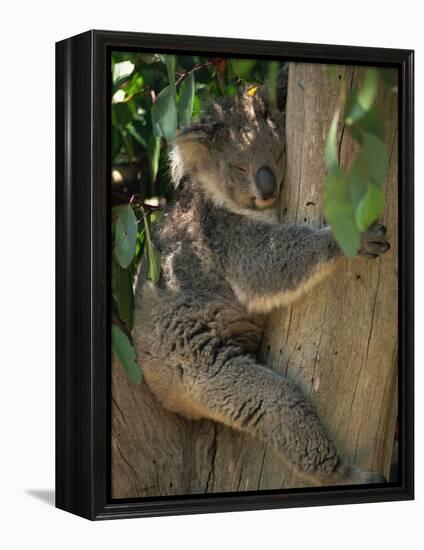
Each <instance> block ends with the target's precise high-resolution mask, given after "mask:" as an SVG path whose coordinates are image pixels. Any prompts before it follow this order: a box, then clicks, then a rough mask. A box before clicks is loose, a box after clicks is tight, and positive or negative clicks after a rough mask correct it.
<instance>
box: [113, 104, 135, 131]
mask: <svg viewBox="0 0 424 550" xmlns="http://www.w3.org/2000/svg"><path fill="white" fill-rule="evenodd" d="M112 116H113V117H114V118H115V120H116V123H117V124H118V125H119V126H121V127H122V128H124V127H125V126H126V125H127V124H129V123H130V122H131V121H132V119H133V113H132V112H131V109H130V106H129V104H128V103H127V102H121V103H113V104H112Z"/></svg>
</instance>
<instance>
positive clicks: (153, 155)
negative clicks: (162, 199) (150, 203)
mask: <svg viewBox="0 0 424 550" xmlns="http://www.w3.org/2000/svg"><path fill="white" fill-rule="evenodd" d="M147 154H148V158H149V171H150V177H151V179H152V182H155V181H156V177H157V175H158V169H159V158H160V138H157V137H155V136H150V138H149V144H148V149H147Z"/></svg>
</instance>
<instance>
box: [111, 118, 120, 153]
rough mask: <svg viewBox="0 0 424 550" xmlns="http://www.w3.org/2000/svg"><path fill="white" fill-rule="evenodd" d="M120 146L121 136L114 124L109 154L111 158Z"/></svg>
mask: <svg viewBox="0 0 424 550" xmlns="http://www.w3.org/2000/svg"><path fill="white" fill-rule="evenodd" d="M121 147H122V136H121V132H120V130H119V129H118V128H117V127H116V126H112V132H111V154H112V160H113V159H114V158H115V157H116V155H117V154H118V153H119V151H120V150H121Z"/></svg>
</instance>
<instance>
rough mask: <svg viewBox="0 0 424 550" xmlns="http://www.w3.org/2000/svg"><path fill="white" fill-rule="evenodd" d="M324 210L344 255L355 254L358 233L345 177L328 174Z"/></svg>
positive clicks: (357, 244)
mask: <svg viewBox="0 0 424 550" xmlns="http://www.w3.org/2000/svg"><path fill="white" fill-rule="evenodd" d="M324 212H325V216H326V218H327V220H328V221H329V223H330V224H331V227H332V230H333V233H334V237H335V239H336V241H337V242H338V244H339V246H340V248H341V250H342V251H343V253H344V254H345V255H346V256H349V257H354V256H356V254H357V252H358V248H359V243H360V234H359V231H358V228H357V227H356V223H355V215H354V211H353V208H352V204H351V201H350V196H349V190H348V183H347V181H346V179H344V178H342V177H337V176H333V175H329V176H328V177H327V180H326V182H325V187H324Z"/></svg>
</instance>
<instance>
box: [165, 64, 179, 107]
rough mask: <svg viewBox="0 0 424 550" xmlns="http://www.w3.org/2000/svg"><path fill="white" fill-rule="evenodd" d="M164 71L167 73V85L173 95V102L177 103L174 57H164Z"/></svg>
mask: <svg viewBox="0 0 424 550" xmlns="http://www.w3.org/2000/svg"><path fill="white" fill-rule="evenodd" d="M166 71H167V73H168V80H169V84H170V86H171V89H172V93H173V94H174V100H175V102H177V89H176V87H175V55H167V56H166Z"/></svg>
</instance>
